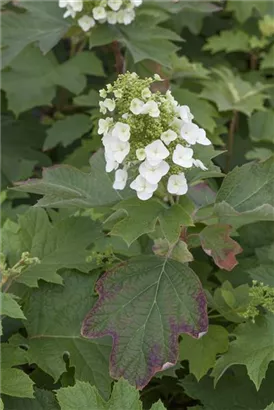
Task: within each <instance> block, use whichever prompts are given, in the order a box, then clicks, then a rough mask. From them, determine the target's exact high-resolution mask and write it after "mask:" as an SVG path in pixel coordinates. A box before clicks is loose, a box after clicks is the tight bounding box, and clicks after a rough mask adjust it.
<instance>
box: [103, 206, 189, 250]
mask: <svg viewBox="0 0 274 410" xmlns="http://www.w3.org/2000/svg"><path fill="white" fill-rule="evenodd" d="M114 209H115V210H116V211H119V210H123V211H124V212H125V213H126V216H125V218H123V219H122V220H119V221H118V222H117V223H116V224H115V225H114V227H113V228H112V230H111V235H117V236H121V237H122V238H123V239H124V240H125V241H126V242H127V244H128V245H131V244H132V243H133V242H134V241H135V240H136V239H137V238H139V237H140V236H141V235H143V234H145V233H149V232H153V231H154V230H155V228H156V222H157V220H159V222H160V224H161V228H162V231H163V235H164V236H165V237H166V239H167V240H168V242H169V243H174V242H176V241H177V240H178V239H179V236H180V232H181V226H189V225H193V222H192V219H191V217H190V215H189V214H188V213H187V212H186V211H185V210H184V208H183V207H182V206H181V205H179V204H175V205H173V206H172V207H171V208H165V207H164V205H163V203H162V202H160V201H158V200H156V199H151V200H149V201H144V202H141V201H140V200H139V199H137V198H131V199H127V200H125V201H122V202H119V203H118V204H117V205H116V206H115V208H114Z"/></svg>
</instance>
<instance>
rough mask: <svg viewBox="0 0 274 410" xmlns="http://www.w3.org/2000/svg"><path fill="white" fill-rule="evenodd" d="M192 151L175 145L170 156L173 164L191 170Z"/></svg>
mask: <svg viewBox="0 0 274 410" xmlns="http://www.w3.org/2000/svg"><path fill="white" fill-rule="evenodd" d="M192 156H193V149H192V148H186V147H184V146H183V145H181V144H177V145H176V148H175V150H174V152H173V155H172V160H173V162H174V164H177V165H180V166H181V167H184V168H191V167H192V165H193V158H192Z"/></svg>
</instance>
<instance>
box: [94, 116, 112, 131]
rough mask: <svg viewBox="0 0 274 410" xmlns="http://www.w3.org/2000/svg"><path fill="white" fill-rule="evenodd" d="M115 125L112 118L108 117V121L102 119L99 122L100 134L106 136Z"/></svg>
mask: <svg viewBox="0 0 274 410" xmlns="http://www.w3.org/2000/svg"><path fill="white" fill-rule="evenodd" d="M112 123H113V119H112V118H110V117H107V118H106V119H103V118H101V119H100V120H99V123H98V124H99V129H98V134H99V135H101V134H106V133H107V132H108V130H109V128H110V127H111V125H112Z"/></svg>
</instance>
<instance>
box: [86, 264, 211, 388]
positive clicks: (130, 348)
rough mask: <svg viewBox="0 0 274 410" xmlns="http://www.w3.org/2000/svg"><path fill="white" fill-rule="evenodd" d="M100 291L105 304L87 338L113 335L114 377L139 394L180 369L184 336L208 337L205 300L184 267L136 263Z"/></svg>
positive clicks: (94, 314)
mask: <svg viewBox="0 0 274 410" xmlns="http://www.w3.org/2000/svg"><path fill="white" fill-rule="evenodd" d="M96 289H97V292H98V293H99V300H98V302H97V303H96V305H95V306H94V308H93V309H92V310H91V312H90V313H89V314H88V315H87V317H86V318H85V320H84V323H83V326H82V334H83V335H84V336H85V337H88V338H97V337H101V336H103V335H111V336H112V338H113V348H112V353H111V358H110V374H111V376H112V377H113V378H116V379H117V378H119V377H121V376H123V377H124V378H125V379H127V380H129V382H130V383H131V384H134V385H136V386H137V387H138V388H142V387H144V386H145V385H146V384H147V383H148V381H149V380H150V379H151V377H152V376H153V375H154V374H155V373H156V372H158V371H160V370H163V369H164V368H165V367H166V366H167V365H170V364H176V361H177V355H178V336H179V334H180V333H188V334H190V335H192V336H193V337H199V335H200V334H201V333H203V332H206V331H207V315H206V299H205V295H204V293H203V291H202V289H201V284H200V282H199V280H198V278H197V277H196V275H195V274H194V272H193V271H192V270H191V269H190V268H188V267H187V266H186V265H184V264H181V263H178V262H175V261H171V260H166V259H163V258H159V257H156V256H143V257H137V258H133V259H132V260H130V261H129V262H127V263H124V264H121V265H120V266H117V268H116V269H114V270H113V271H110V272H106V273H105V275H104V276H103V277H101V278H100V280H99V281H98V282H97V285H96ZM167 301H168V303H167ZM114 306H115V308H114Z"/></svg>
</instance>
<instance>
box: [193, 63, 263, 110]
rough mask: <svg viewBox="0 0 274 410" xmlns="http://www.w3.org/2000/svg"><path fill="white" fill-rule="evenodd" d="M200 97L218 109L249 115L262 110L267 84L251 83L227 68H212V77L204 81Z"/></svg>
mask: <svg viewBox="0 0 274 410" xmlns="http://www.w3.org/2000/svg"><path fill="white" fill-rule="evenodd" d="M204 86H205V88H204V90H203V92H202V94H201V97H204V98H206V99H207V100H210V101H213V102H215V104H216V105H217V107H218V109H219V110H220V111H233V110H235V111H240V112H242V113H244V114H246V115H248V116H249V115H251V114H252V112H253V111H255V110H263V108H264V107H263V103H264V100H265V98H266V95H265V94H264V93H263V91H264V90H265V89H267V88H268V86H266V85H264V84H261V83H257V84H252V83H249V82H247V81H245V80H243V79H242V78H241V77H240V76H239V75H235V74H234V73H233V72H232V71H231V70H230V69H229V68H226V67H222V68H219V69H214V70H213V78H212V79H210V80H206V81H204Z"/></svg>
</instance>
